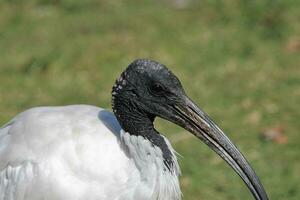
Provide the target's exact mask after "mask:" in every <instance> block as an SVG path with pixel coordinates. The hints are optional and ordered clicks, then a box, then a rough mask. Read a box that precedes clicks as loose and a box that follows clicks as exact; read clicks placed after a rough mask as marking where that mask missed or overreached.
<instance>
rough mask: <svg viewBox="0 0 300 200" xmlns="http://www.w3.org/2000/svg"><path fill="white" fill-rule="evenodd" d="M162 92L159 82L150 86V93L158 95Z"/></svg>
mask: <svg viewBox="0 0 300 200" xmlns="http://www.w3.org/2000/svg"><path fill="white" fill-rule="evenodd" d="M163 92H164V88H163V86H162V85H161V84H159V83H154V84H153V85H152V86H151V93H153V94H156V95H160V94H162V93H163Z"/></svg>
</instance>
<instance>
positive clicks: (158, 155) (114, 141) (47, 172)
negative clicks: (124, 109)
mask: <svg viewBox="0 0 300 200" xmlns="http://www.w3.org/2000/svg"><path fill="white" fill-rule="evenodd" d="M165 140H166V139H165ZM166 142H167V144H168V146H169V148H170V149H171V150H172V153H173V154H174V152H175V151H174V150H173V149H172V147H171V146H170V144H169V142H168V141H167V140H166ZM173 157H174V159H175V160H174V161H175V167H174V172H170V171H166V170H164V169H165V167H164V163H163V157H162V152H161V150H160V149H159V148H158V147H153V145H152V144H151V143H150V142H149V141H148V140H146V139H144V138H143V137H141V136H138V137H136V136H131V135H130V134H128V133H125V132H124V131H123V130H122V129H121V127H120V125H119V123H118V122H117V120H116V118H115V116H114V115H113V114H112V113H110V112H108V111H105V110H103V109H101V108H98V107H94V106H87V105H73V106H65V107H39V108H33V109H30V110H27V111H25V112H23V113H21V114H19V115H18V116H16V117H15V118H14V119H13V120H12V121H11V122H9V123H8V124H6V125H5V126H4V127H2V129H0V200H41V199H43V200H83V199H84V200H96V199H97V200H99V199H101V200H141V199H143V200H144V199H145V200H148V199H149V200H162V199H164V200H166V199H168V200H178V199H180V198H181V192H180V188H179V183H178V176H179V167H178V163H177V160H176V157H175V154H174V156H173Z"/></svg>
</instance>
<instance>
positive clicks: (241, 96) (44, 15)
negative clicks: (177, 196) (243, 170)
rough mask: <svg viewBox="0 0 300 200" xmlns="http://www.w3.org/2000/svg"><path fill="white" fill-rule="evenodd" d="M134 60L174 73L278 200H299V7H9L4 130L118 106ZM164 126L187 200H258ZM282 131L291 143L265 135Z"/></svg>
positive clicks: (191, 2) (89, 1)
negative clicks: (23, 120)
mask: <svg viewBox="0 0 300 200" xmlns="http://www.w3.org/2000/svg"><path fill="white" fill-rule="evenodd" d="M135 58H152V59H155V60H157V61H160V62H161V63H164V64H165V65H167V66H168V67H169V68H170V69H171V70H172V71H173V72H174V73H175V74H177V75H178V77H179V78H180V79H181V81H182V83H183V85H184V87H185V89H186V91H187V93H188V94H189V95H190V96H191V98H192V99H194V100H195V101H196V102H198V104H199V105H200V106H201V107H202V108H203V109H204V110H205V111H206V112H207V113H209V114H210V116H211V117H212V118H213V119H214V120H215V121H216V122H217V123H218V124H219V125H220V126H221V127H222V129H223V130H225V132H227V133H228V135H229V137H230V138H231V139H232V140H233V141H235V143H236V144H237V145H238V146H239V148H240V149H241V150H242V152H244V154H245V155H246V157H247V158H248V160H249V161H250V163H251V164H252V165H253V167H254V168H255V169H256V171H257V173H258V174H259V176H260V178H261V180H262V182H263V184H264V185H265V188H266V190H267V192H268V194H269V196H270V199H273V200H279V199H288V200H299V199H300V156H299V154H300V135H299V130H300V122H299V119H300V106H299V104H300V64H299V63H300V1H292V0H286V1H279V0H253V1H247V0H228V1H219V0H202V1H196V0H164V1H159V0H143V1H141V0H129V1H121V0H111V1H104V0H26V1H25V0H1V2H0V123H1V124H4V123H5V122H6V121H8V120H9V119H11V118H12V117H13V116H15V115H16V114H17V113H19V112H21V111H23V110H25V109H27V108H30V107H33V106H41V105H66V104H94V105H99V106H101V107H105V108H109V109H110V99H111V96H110V91H111V87H112V85H113V83H114V80H115V79H116V78H117V77H118V75H119V74H120V73H121V71H122V70H123V69H124V68H125V67H126V66H127V65H128V64H129V63H130V62H131V61H133V60H134V59H135ZM156 124H157V126H158V127H159V128H158V129H159V130H160V131H161V132H162V133H165V134H166V135H167V136H168V137H169V138H170V140H171V141H172V143H173V145H174V147H175V149H176V150H177V151H178V152H179V153H180V154H181V155H182V156H183V158H180V165H181V168H182V172H183V176H182V177H181V185H182V191H183V194H184V199H187V200H198V199H211V200H224V199H228V200H229V199H249V200H250V199H252V196H251V194H250V193H249V192H248V191H247V189H246V187H245V186H244V184H243V183H242V181H241V180H240V179H239V177H238V176H237V175H235V174H234V173H233V171H232V170H231V169H230V168H229V167H228V166H227V165H225V163H224V162H222V161H221V159H219V158H218V157H216V155H215V154H214V153H213V152H212V151H211V150H209V149H208V148H207V147H206V146H205V145H203V144H202V143H200V142H199V141H197V140H195V139H193V137H192V136H191V137H189V135H188V134H187V133H183V132H185V131H183V130H182V129H180V128H178V127H177V126H175V125H171V124H169V123H166V122H163V121H162V120H157V122H156ZM274 127H275V129H276V127H280V130H281V134H283V136H284V137H285V142H276V141H274V140H269V141H266V140H263V139H262V134H261V133H262V132H264V131H265V130H266V129H273V128H274ZM0 159H1V158H0Z"/></svg>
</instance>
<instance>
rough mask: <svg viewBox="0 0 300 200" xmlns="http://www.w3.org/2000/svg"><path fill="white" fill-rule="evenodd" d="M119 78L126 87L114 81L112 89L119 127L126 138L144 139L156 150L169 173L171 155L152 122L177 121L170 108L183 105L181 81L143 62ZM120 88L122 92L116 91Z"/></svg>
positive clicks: (136, 63) (183, 94)
mask: <svg viewBox="0 0 300 200" xmlns="http://www.w3.org/2000/svg"><path fill="white" fill-rule="evenodd" d="M121 77H122V79H125V80H126V84H125V85H122V81H120V82H119V81H118V80H117V81H116V84H115V86H114V87H113V93H114V92H115V93H116V95H114V97H113V110H114V112H115V115H116V117H117V119H118V121H119V123H120V124H121V126H122V128H123V129H124V130H125V131H126V132H128V133H129V134H131V135H136V136H143V137H145V138H146V139H148V140H149V141H150V142H151V143H152V144H153V145H155V146H157V147H159V148H160V149H161V151H162V152H163V158H164V162H165V164H166V167H167V168H168V169H169V170H170V168H171V167H172V166H173V158H172V154H171V152H170V150H169V148H168V146H167V144H166V142H165V140H164V139H163V137H162V136H161V135H160V133H159V132H158V131H157V130H155V128H154V125H153V121H154V119H155V117H156V116H159V117H162V118H165V119H169V120H170V119H171V121H173V120H174V121H175V120H176V119H175V118H174V117H176V113H175V111H174V109H173V105H175V104H178V103H180V101H182V102H183V101H184V96H185V92H184V90H183V88H182V86H181V83H180V81H179V80H178V78H177V77H176V76H175V75H174V74H173V73H172V72H171V71H170V70H168V69H167V68H166V67H165V66H164V65H162V64H160V63H158V62H155V61H152V60H143V59H138V60H135V61H134V62H133V63H131V64H130V65H129V66H128V68H127V69H126V70H125V71H124V72H123V73H122V75H121ZM119 85H121V86H122V89H120V90H117V88H118V86H119ZM172 118H174V119H173V120H172Z"/></svg>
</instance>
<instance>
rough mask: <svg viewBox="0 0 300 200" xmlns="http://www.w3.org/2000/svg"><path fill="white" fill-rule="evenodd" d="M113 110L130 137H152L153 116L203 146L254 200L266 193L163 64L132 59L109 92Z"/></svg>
mask: <svg viewBox="0 0 300 200" xmlns="http://www.w3.org/2000/svg"><path fill="white" fill-rule="evenodd" d="M112 104H113V111H114V113H115V115H116V117H117V119H118V121H119V122H120V124H121V126H122V128H123V129H124V130H125V131H126V132H129V133H130V134H133V135H143V136H145V137H147V136H149V135H150V137H151V134H156V133H157V132H156V131H153V130H154V127H153V120H154V118H155V117H156V116H159V117H161V118H164V119H166V120H169V121H171V122H173V123H175V124H177V125H179V126H181V127H183V128H185V129H186V130H188V131H189V132H191V133H192V134H194V135H195V136H196V137H197V138H199V139H200V140H202V141H203V142H204V143H206V144H207V145H208V146H209V147H210V148H211V149H213V150H214V151H215V152H216V153H217V154H219V155H220V156H221V157H222V158H223V159H224V160H225V161H226V162H227V163H228V164H229V165H230V166H231V167H232V168H233V169H234V170H235V171H236V173H237V174H238V175H239V176H240V177H241V178H242V179H243V181H244V182H245V183H246V185H247V186H248V188H249V189H250V191H251V192H252V194H253V196H254V197H255V198H256V199H257V200H267V199H268V197H267V194H266V193H265V190H264V188H263V186H262V185H261V183H260V181H259V179H258V177H257V175H256V174H255V172H254V171H253V169H252V168H251V167H250V165H249V164H248V162H247V160H246V159H245V158H244V156H243V155H242V154H241V153H240V151H239V150H238V149H237V148H236V146H235V145H234V144H233V143H232V142H231V141H230V140H229V138H228V137H227V136H226V135H225V134H224V132H223V131H222V130H221V129H220V128H219V127H218V126H217V125H216V124H215V123H214V122H213V121H212V120H211V119H210V118H209V117H208V115H207V114H206V113H205V112H203V111H202V110H201V109H200V108H199V107H198V106H197V105H196V104H195V103H193V102H192V100H191V99H190V98H189V97H188V96H187V95H186V94H185V92H184V90H183V88H182V86H181V83H180V81H179V80H178V78H177V77H176V76H175V75H174V74H173V73H172V72H171V71H170V70H168V69H167V68H166V67H165V66H164V65H162V64H160V63H158V62H156V61H152V60H146V59H139V60H135V61H134V62H133V63H131V64H130V65H129V66H128V67H127V69H126V70H125V71H124V72H123V73H122V74H121V76H120V77H119V79H118V80H117V81H116V84H115V85H114V87H113V90H112Z"/></svg>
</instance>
